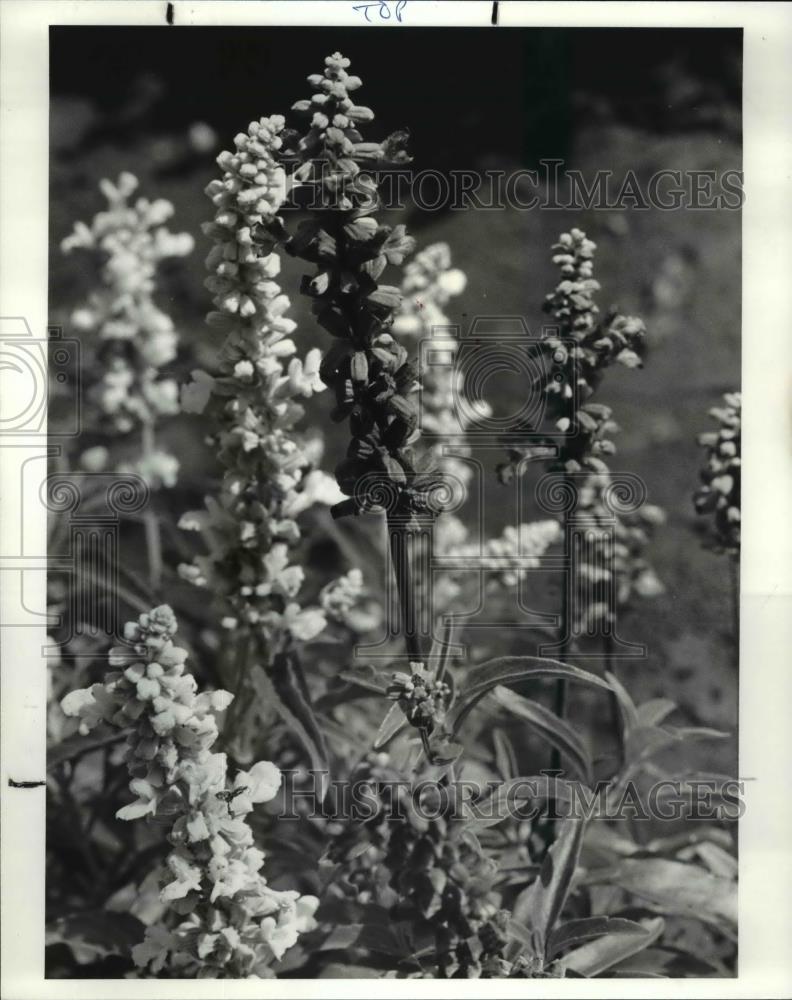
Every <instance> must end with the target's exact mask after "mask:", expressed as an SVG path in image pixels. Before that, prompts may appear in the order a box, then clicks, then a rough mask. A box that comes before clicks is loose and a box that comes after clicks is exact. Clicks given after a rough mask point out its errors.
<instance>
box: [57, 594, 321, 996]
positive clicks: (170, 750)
mask: <svg viewBox="0 0 792 1000" xmlns="http://www.w3.org/2000/svg"><path fill="white" fill-rule="evenodd" d="M176 627H177V626H176V619H175V617H174V615H173V612H172V611H171V609H170V608H169V607H167V606H162V607H159V608H155V609H154V610H153V611H151V612H150V613H149V614H143V615H141V616H140V618H139V620H138V622H136V623H135V622H130V623H129V624H128V625H127V627H126V630H125V638H126V639H127V640H128V641H129V646H124V647H117V648H115V649H113V650H111V654H110V665H111V666H112V667H114V668H116V669H115V670H114V671H113V672H111V673H109V674H108V675H107V676H106V678H105V680H104V682H103V683H101V684H94V685H93V686H92V687H91V688H87V689H85V690H81V691H73V692H71V693H70V694H68V695H67V696H66V697H65V698H64V699H63V701H62V702H61V705H62V708H63V711H64V712H65V713H66V714H67V715H69V716H77V717H79V719H80V728H81V731H83V732H87V731H89V730H90V729H92V728H93V727H94V726H96V725H97V724H98V723H100V722H104V723H107V724H109V725H111V726H116V727H118V728H121V729H127V728H130V729H131V731H130V735H129V737H128V741H127V745H128V749H127V754H126V760H127V766H128V769H129V773H130V775H131V776H132V780H131V782H130V790H131V791H132V792H133V793H134V794H135V796H136V798H135V801H134V802H132V803H131V804H130V805H127V806H124V807H123V808H122V809H120V810H119V812H118V814H117V815H118V817H119V819H124V820H134V819H140V818H141V817H144V816H151V817H155V818H156V819H157V820H158V821H159V822H161V823H164V824H166V825H167V826H168V827H169V833H168V840H169V842H170V844H171V847H172V850H171V852H170V854H169V855H168V857H167V859H166V861H165V864H164V866H163V869H162V872H161V879H160V885H161V891H160V898H161V900H162V901H163V902H165V903H167V904H168V911H166V917H165V918H164V919H163V922H161V923H157V924H154V925H152V926H150V927H149V928H148V929H147V932H146V936H145V940H144V941H143V942H142V943H141V944H139V945H137V946H136V947H135V948H134V950H133V958H134V960H135V962H136V964H138V965H139V966H141V967H148V968H150V970H151V971H152V972H153V973H158V972H161V971H162V970H163V969H167V971H168V972H169V973H170V974H172V975H175V976H183V977H199V978H241V977H254V978H257V977H260V978H265V977H266V978H269V977H271V976H272V975H273V973H272V969H271V965H272V962H273V961H277V960H278V959H280V958H281V957H282V956H283V954H284V953H285V951H286V950H287V949H288V948H290V947H291V946H292V945H293V944H294V943H295V942H296V941H297V938H298V936H299V934H300V933H301V932H303V931H307V930H310V929H312V927H313V926H315V921H314V920H313V913H314V911H315V909H316V907H317V905H318V900H317V899H316V898H315V897H313V896H300V895H299V893H297V892H295V891H290V890H289V891H278V890H274V889H272V888H270V887H269V886H268V885H267V880H266V878H265V877H264V876H263V875H262V874H261V868H262V865H263V863H264V853H263V852H262V851H261V850H259V849H258V848H257V847H256V846H255V845H254V841H253V833H252V830H251V828H250V826H249V825H248V822H247V819H246V816H247V814H248V813H249V812H251V810H252V809H253V807H254V805H255V804H257V803H261V802H268V801H270V800H271V799H273V798H274V797H275V795H276V794H277V791H278V788H279V786H280V781H281V775H280V771H279V770H278V768H277V767H276V766H275V765H274V764H271V763H269V762H267V761H262V762H260V763H257V764H254V765H253V767H251V768H250V770H249V771H247V772H243V771H240V772H238V773H237V774H236V775H235V776H234V778H233V779H231V778H230V777H229V775H228V773H227V770H228V768H227V760H226V755H225V754H223V753H212V752H211V747H212V745H213V744H214V742H215V740H216V739H217V736H218V729H217V722H216V715H217V713H219V712H222V711H223V710H224V709H226V708H227V707H228V705H229V704H230V702H231V700H232V697H233V696H232V695H230V694H229V693H228V692H226V691H213V692H210V693H202V694H198V693H197V691H196V682H195V678H194V677H193V676H192V675H191V674H189V673H187V672H185V660H186V658H187V653H186V651H185V650H183V649H179V648H178V647H177V646H175V645H174V644H173V636H174V634H175V632H176Z"/></svg>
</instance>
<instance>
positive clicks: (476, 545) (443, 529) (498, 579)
mask: <svg viewBox="0 0 792 1000" xmlns="http://www.w3.org/2000/svg"><path fill="white" fill-rule="evenodd" d="M562 537H563V535H562V531H561V525H560V524H559V523H558V521H554V520H552V519H548V520H545V521H533V522H526V523H524V524H520V525H517V526H516V527H515V526H514V525H507V526H506V527H505V528H504V529H503V533H502V534H501V535H500V536H499V537H497V538H487V539H484V540H483V541H482V542H476V541H471V540H470V536H469V532H468V529H467V527H466V526H465V525H464V524H463V523H462V521H460V520H459V518H457V517H453V516H451V515H449V516H447V517H441V518H438V520H437V522H436V525H435V536H434V544H435V553H436V554H437V555H438V556H440V557H442V556H444V555H447V556H453V557H454V559H455V560H456V559H459V560H460V565H459V569H456V568H454V569H450V570H447V571H446V572H444V573H442V574H439V575H438V579H437V583H436V585H435V604H436V607H437V610H438V611H442V610H444V609H445V608H448V607H449V606H450V605H451V604H452V603H453V602H454V601H455V600H456V598H457V597H458V596H459V593H460V592H461V590H462V583H461V581H462V580H463V579H464V577H465V574H466V573H469V572H470V570H468V569H466V568H465V564H464V560H465V558H468V559H469V560H470V563H469V566H470V567H475V569H476V571H478V570H479V569H482V570H483V571H484V572H485V573H486V579H487V584H488V585H489V586H490V587H503V588H512V587H516V586H517V585H518V583H519V582H520V580H521V579H523V578H524V576H525V574H526V572H527V571H528V570H529V569H533V568H535V567H537V566H539V560H540V558H541V557H542V556H543V555H544V554H545V552H546V551H547V550H548V549H549V548H550V546H551V545H555V544H557V543H558V542H560V541H561V540H562Z"/></svg>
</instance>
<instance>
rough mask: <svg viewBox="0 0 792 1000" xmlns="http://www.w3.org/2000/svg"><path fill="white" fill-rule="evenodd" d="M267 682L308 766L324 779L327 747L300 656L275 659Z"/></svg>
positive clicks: (291, 653)
mask: <svg viewBox="0 0 792 1000" xmlns="http://www.w3.org/2000/svg"><path fill="white" fill-rule="evenodd" d="M268 680H269V682H270V684H271V686H272V693H273V701H274V703H275V708H276V710H277V711H278V713H279V714H280V716H281V718H282V719H283V720H284V722H286V723H287V725H288V726H290V727H291V729H292V730H293V732H294V733H295V735H296V736H297V738H298V739H299V740H300V742H301V743H302V745H303V747H304V749H305V751H306V753H307V754H308V756H309V758H310V761H311V767H312V768H313V769H314V770H315V771H318V772H325V780H326V779H327V776H328V774H329V770H330V764H329V758H328V753H327V747H326V746H325V741H324V736H323V735H322V731H321V729H320V728H319V725H318V723H317V721H316V718H315V716H314V713H313V709H312V708H311V703H310V695H309V693H308V687H307V685H306V682H305V677H304V676H303V673H302V666H301V664H300V660H299V657H298V656H297V654H296V653H295V652H294V651H293V650H292V651H289V652H285V653H279V654H277V655H276V656H275V657H274V659H273V662H272V666H271V667H270V669H269V671H268Z"/></svg>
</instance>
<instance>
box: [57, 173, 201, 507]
mask: <svg viewBox="0 0 792 1000" xmlns="http://www.w3.org/2000/svg"><path fill="white" fill-rule="evenodd" d="M99 186H100V189H101V192H102V194H103V195H104V197H105V198H106V199H107V208H106V209H105V210H104V211H102V212H99V213H97V215H95V216H94V218H93V219H92V220H91V223H90V225H87V224H86V223H84V222H77V223H76V224H75V226H74V232H73V233H72V234H71V235H70V236H67V237H66V238H65V239H64V240H63V242H62V243H61V249H62V250H63V252H64V253H71V252H73V251H74V250H86V251H89V252H90V253H92V254H94V255H95V257H97V258H98V262H99V264H100V266H101V271H100V274H101V286H100V287H99V288H98V289H97V290H96V291H94V292H93V293H92V294H91V295H90V297H89V299H88V301H87V302H86V303H85V304H84V305H82V306H80V307H79V308H78V309H76V310H75V311H74V312H73V313H72V317H71V321H72V324H73V326H74V328H75V329H76V330H78V331H82V332H86V333H90V334H91V335H92V343H91V346H92V347H93V350H94V352H95V354H96V365H95V369H94V374H95V375H96V380H95V382H94V384H93V385H91V386H90V387H89V393H88V395H89V398H90V400H91V402H92V403H93V406H94V407H95V409H94V411H93V416H94V424H95V425H96V424H100V423H102V422H104V421H108V420H109V421H110V422H111V423H112V425H113V426H114V427H115V429H116V430H117V431H118V432H119V433H120V434H131V433H132V432H136V433H139V434H140V435H141V443H140V446H139V449H138V451H139V455H138V457H137V459H136V460H134V461H133V462H131V463H127V465H125V466H122V470H123V469H130V468H131V469H134V470H135V471H137V472H138V473H139V474H140V475H142V476H143V477H144V478H145V479H146V481H147V482H148V483H149V484H150V485H151V486H154V487H155V488H156V487H158V486H166V487H167V486H173V485H174V483H175V482H176V476H177V473H178V468H179V463H178V461H177V459H176V458H175V456H173V455H171V454H169V453H168V452H166V451H164V450H162V449H161V448H158V447H157V444H156V436H155V435H156V429H157V424H158V423H159V422H160V421H161V420H162V418H164V417H169V416H173V415H174V414H176V413H178V412H179V389H178V382H177V381H176V379H174V378H173V377H172V376H169V375H168V366H169V365H170V364H171V363H172V362H173V361H174V359H175V358H176V351H177V346H178V341H179V336H178V333H177V331H176V329H175V326H174V323H173V320H172V319H171V317H170V316H169V315H168V314H167V313H166V312H165V311H164V310H163V309H162V308H160V307H159V306H158V305H157V301H156V293H157V268H158V265H159V263H160V261H162V260H167V259H168V258H173V257H184V256H186V255H187V254H189V253H191V252H192V249H193V245H194V242H193V238H192V236H190V234H189V233H171V232H170V231H169V230H168V228H167V227H166V226H165V223H166V222H167V221H168V219H170V218H171V216H172V215H173V212H174V209H173V205H172V204H171V203H170V202H169V201H166V200H165V199H164V198H159V199H156V200H155V201H151V200H149V199H148V198H144V197H139V198H137V199H135V200H134V201H132V200H131V199H132V196H133V195H134V193H135V191H136V190H137V189H138V180H137V178H136V177H135V176H134V175H133V174H130V173H122V174H121V176H120V177H119V178H118V181H117V182H116V183H115V184H113V183H112V182H111V181H109V180H103V181H102V182H101V183H100V185H99ZM88 370H89V371H90V370H91V369H90V368H89V369H88ZM97 458H99V456H97V455H96V454H94V455H89V456H88V458H87V464H88V466H89V467H90V466H91V465H92V464H95V463H96V459H97Z"/></svg>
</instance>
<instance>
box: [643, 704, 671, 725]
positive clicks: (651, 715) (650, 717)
mask: <svg viewBox="0 0 792 1000" xmlns="http://www.w3.org/2000/svg"><path fill="white" fill-rule="evenodd" d="M677 708H678V705H677V703H676V702H675V701H670V700H669V699H668V698H650V699H649V701H645V702H643V704H641V705H639V706H638V709H637V712H638V721H639V722H640V724H641V725H643V726H657V725H659V724H660V723H661V722H662V721H663V719H666V718H667V717H668V716H669V715H670V714H671V713H672V712H675V711H676V710H677Z"/></svg>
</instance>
